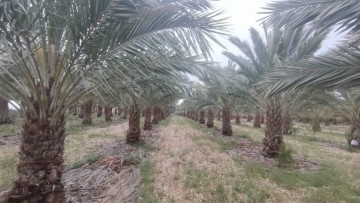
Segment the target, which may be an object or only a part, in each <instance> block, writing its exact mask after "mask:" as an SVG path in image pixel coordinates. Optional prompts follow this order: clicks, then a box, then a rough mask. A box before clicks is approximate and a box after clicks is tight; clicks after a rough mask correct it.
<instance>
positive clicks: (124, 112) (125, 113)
mask: <svg viewBox="0 0 360 203" xmlns="http://www.w3.org/2000/svg"><path fill="white" fill-rule="evenodd" d="M127 115H128V109H127V108H123V116H122V117H121V118H122V119H127Z"/></svg>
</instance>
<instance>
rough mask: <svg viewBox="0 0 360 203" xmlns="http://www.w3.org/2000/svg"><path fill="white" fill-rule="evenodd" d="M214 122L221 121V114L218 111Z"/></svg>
mask: <svg viewBox="0 0 360 203" xmlns="http://www.w3.org/2000/svg"><path fill="white" fill-rule="evenodd" d="M216 120H218V121H220V120H221V112H220V110H219V111H218V112H217V114H216Z"/></svg>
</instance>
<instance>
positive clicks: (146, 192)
mask: <svg viewBox="0 0 360 203" xmlns="http://www.w3.org/2000/svg"><path fill="white" fill-rule="evenodd" d="M154 167H155V164H154V163H152V162H151V161H149V160H147V161H144V162H142V163H141V165H140V173H141V177H142V180H141V183H142V185H141V188H140V192H139V194H138V198H137V200H136V202H137V203H157V202H160V200H159V199H158V197H157V196H156V194H155V178H154Z"/></svg>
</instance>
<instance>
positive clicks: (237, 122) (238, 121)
mask: <svg viewBox="0 0 360 203" xmlns="http://www.w3.org/2000/svg"><path fill="white" fill-rule="evenodd" d="M235 124H236V125H240V124H241V121H240V114H239V113H236V116H235Z"/></svg>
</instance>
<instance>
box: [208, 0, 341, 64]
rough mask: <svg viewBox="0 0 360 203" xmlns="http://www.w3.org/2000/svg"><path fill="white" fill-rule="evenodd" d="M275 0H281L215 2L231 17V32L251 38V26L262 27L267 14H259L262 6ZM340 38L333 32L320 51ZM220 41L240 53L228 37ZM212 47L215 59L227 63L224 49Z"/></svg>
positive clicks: (329, 46) (229, 49)
mask: <svg viewBox="0 0 360 203" xmlns="http://www.w3.org/2000/svg"><path fill="white" fill-rule="evenodd" d="M273 1H279V0H218V1H217V2H214V4H215V6H216V8H217V9H219V10H223V11H224V12H225V13H224V16H226V17H229V19H228V22H229V23H230V29H229V31H230V34H231V35H233V36H237V37H239V38H240V39H243V40H250V34H249V28H250V27H255V28H257V29H261V26H260V24H261V22H260V21H258V20H260V19H261V18H263V17H265V15H263V14H259V12H261V11H263V10H262V7H265V6H266V4H267V3H270V2H273ZM339 39H340V37H339V36H337V33H335V32H332V33H331V34H330V35H329V36H328V39H327V40H325V42H324V43H323V48H321V50H320V52H323V51H326V50H328V49H329V48H331V47H333V46H334V44H335V43H336V41H337V40H339ZM220 41H221V43H222V44H223V45H224V46H225V47H226V48H227V50H228V51H231V52H233V53H235V54H236V53H239V50H238V49H237V48H236V47H234V46H233V45H232V44H231V43H230V42H229V41H228V39H227V38H220ZM212 48H213V50H214V54H213V60H214V61H216V62H221V63H222V65H226V64H227V61H228V59H227V58H226V57H225V56H223V55H222V52H223V51H224V49H223V48H222V47H220V46H218V45H216V44H214V45H213V46H212Z"/></svg>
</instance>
